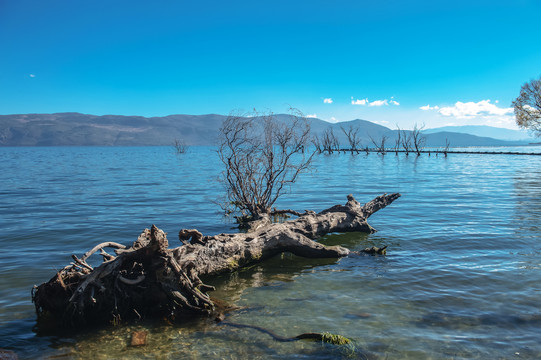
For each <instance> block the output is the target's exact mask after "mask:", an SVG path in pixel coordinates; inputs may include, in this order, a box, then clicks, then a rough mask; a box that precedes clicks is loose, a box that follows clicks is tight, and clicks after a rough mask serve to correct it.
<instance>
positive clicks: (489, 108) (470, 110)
mask: <svg viewBox="0 0 541 360" xmlns="http://www.w3.org/2000/svg"><path fill="white" fill-rule="evenodd" d="M438 112H439V113H440V114H441V115H443V116H454V117H456V118H459V119H463V118H470V117H476V116H494V115H498V116H504V115H509V114H512V113H513V108H500V107H498V106H497V105H495V104H492V103H490V100H481V101H478V102H473V101H470V102H466V103H463V102H461V101H457V102H456V104H455V105H454V106H445V107H442V108H440V109H439V110H438Z"/></svg>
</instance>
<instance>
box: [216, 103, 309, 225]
mask: <svg viewBox="0 0 541 360" xmlns="http://www.w3.org/2000/svg"><path fill="white" fill-rule="evenodd" d="M309 140H310V123H309V122H308V121H307V119H306V118H305V117H304V116H302V114H300V113H299V112H298V111H297V110H295V109H292V116H291V117H290V119H288V120H286V121H283V122H282V121H280V122H278V120H276V118H275V116H274V115H273V114H272V113H267V114H260V113H257V112H256V111H255V110H254V112H253V113H250V114H245V115H242V116H241V115H230V116H229V117H228V118H227V119H226V120H225V121H224V123H223V124H222V127H221V129H220V146H219V149H218V155H219V157H220V160H221V161H222V163H223V164H224V166H225V170H224V171H223V176H222V178H221V181H222V183H223V184H224V186H225V188H226V196H227V201H228V202H229V204H231V205H233V206H234V207H235V208H236V209H237V210H238V211H240V213H241V215H242V216H241V217H240V218H239V220H242V221H248V220H258V219H261V218H262V217H264V216H269V215H272V212H273V211H272V210H271V208H272V206H273V205H274V203H275V202H276V200H277V199H278V198H279V197H280V196H281V195H282V194H283V193H284V192H285V191H286V189H287V187H288V185H290V184H292V183H294V182H295V181H296V180H297V179H298V177H299V175H300V174H301V173H303V172H305V171H306V170H308V168H309V166H310V164H311V160H312V157H313V153H311V154H305V152H304V149H305V146H306V144H307V143H308V141H309Z"/></svg>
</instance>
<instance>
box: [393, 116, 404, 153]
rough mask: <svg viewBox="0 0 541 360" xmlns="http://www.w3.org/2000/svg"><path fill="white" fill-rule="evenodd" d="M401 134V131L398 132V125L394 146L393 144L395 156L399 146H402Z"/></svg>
mask: <svg viewBox="0 0 541 360" xmlns="http://www.w3.org/2000/svg"><path fill="white" fill-rule="evenodd" d="M401 134H402V131H401V130H400V127H399V126H398V124H396V139H395V144H394V153H395V155H396V156H398V150H400V146H401V145H402V142H401V140H402V139H401V138H402V136H401Z"/></svg>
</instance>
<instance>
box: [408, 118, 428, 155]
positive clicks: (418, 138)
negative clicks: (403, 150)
mask: <svg viewBox="0 0 541 360" xmlns="http://www.w3.org/2000/svg"><path fill="white" fill-rule="evenodd" d="M424 127H425V126H424V125H421V126H420V127H419V126H417V124H415V125H414V126H413V130H412V131H411V133H410V134H411V140H412V141H413V148H414V149H415V152H416V153H417V156H420V155H421V151H422V150H423V147H424V146H425V143H426V137H425V136H424V135H423V128H424Z"/></svg>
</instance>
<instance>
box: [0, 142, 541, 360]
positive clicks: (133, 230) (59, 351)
mask: <svg viewBox="0 0 541 360" xmlns="http://www.w3.org/2000/svg"><path fill="white" fill-rule="evenodd" d="M540 160H541V159H539V157H528V156H517V157H513V156H497V155H466V154H460V155H454V154H451V155H449V156H448V157H447V158H442V157H439V158H436V157H434V156H431V157H428V156H420V157H416V156H409V157H405V156H403V154H402V155H399V156H395V155H394V154H389V155H387V156H385V157H382V156H381V155H377V154H370V155H368V156H367V155H366V154H359V155H353V156H352V155H351V154H339V155H338V154H334V155H330V156H328V155H325V156H318V157H316V163H315V170H314V171H313V172H311V173H310V174H307V176H304V177H302V178H301V179H300V181H299V182H298V183H297V184H295V185H294V186H292V187H291V192H290V194H288V196H286V197H284V198H283V199H280V203H279V204H277V206H278V207H280V208H291V209H297V210H301V211H302V210H304V209H313V210H316V211H320V210H322V209H325V208H327V207H329V206H332V205H335V204H337V203H345V201H346V195H347V194H350V193H352V194H354V195H355V197H356V198H357V200H359V201H360V202H365V201H368V200H371V199H372V198H373V197H374V196H376V195H380V194H382V193H385V192H387V193H391V192H400V193H402V195H403V196H402V197H401V198H400V199H399V200H397V201H396V202H395V203H393V204H392V206H390V207H388V208H386V209H384V210H382V211H381V212H378V213H376V214H374V215H373V217H372V218H371V219H370V223H371V225H373V226H374V227H375V228H376V229H378V230H379V232H377V233H375V234H370V235H367V234H331V235H328V236H325V237H323V238H322V239H320V241H322V242H323V243H325V244H328V245H338V244H341V245H344V246H346V247H348V248H350V249H352V250H360V249H363V248H365V247H370V246H378V247H381V246H383V245H388V246H389V248H388V255H387V256H351V257H348V258H344V259H339V260H336V259H323V260H320V259H301V258H297V257H295V256H293V255H290V254H283V255H281V256H277V257H275V258H272V259H268V260H267V261H265V262H264V263H261V264H258V265H255V266H254V267H252V268H250V269H245V270H242V271H239V272H235V273H232V274H225V275H222V276H220V277H219V278H217V279H212V280H208V282H211V283H212V284H213V285H216V286H217V291H216V292H214V294H212V295H213V296H214V297H217V298H219V299H222V300H223V301H226V302H227V303H230V304H232V305H235V306H237V307H238V309H237V310H235V311H232V312H230V313H229V314H228V316H229V320H231V321H234V322H236V323H240V324H248V325H257V326H260V327H264V328H266V329H269V330H271V331H273V332H274V333H276V334H279V335H282V336H295V335H298V334H300V333H305V332H326V331H328V332H331V333H335V334H340V335H343V336H346V337H348V338H350V339H353V341H354V345H355V346H354V347H348V348H342V347H337V346H332V345H322V344H319V343H312V342H305V341H297V342H292V343H278V342H276V341H274V340H272V338H270V337H269V336H267V335H265V334H261V333H258V332H255V331H249V330H247V329H234V328H231V327H229V328H228V327H225V326H222V325H219V324H216V323H214V322H213V321H212V319H205V320H201V321H194V322H192V323H186V324H182V325H168V324H163V323H137V324H127V325H125V326H121V327H117V328H110V329H94V330H92V331H87V332H85V333H78V334H75V335H74V334H57V335H55V336H50V335H49V336H37V335H36V334H35V333H34V332H33V331H32V327H33V326H34V324H35V315H34V310H33V307H32V304H31V303H30V295H29V292H30V289H31V287H32V285H34V284H37V283H41V282H43V281H46V280H48V279H49V278H50V277H51V276H52V275H53V274H54V272H55V269H58V268H59V267H61V266H64V265H65V264H66V263H67V262H69V261H70V255H71V254H72V253H75V254H82V253H84V252H85V251H86V250H88V249H89V248H91V247H92V246H94V245H95V244H96V243H97V242H99V241H102V239H105V238H106V239H108V240H114V241H117V242H121V243H131V242H133V241H134V240H135V239H136V238H137V236H138V235H139V233H140V232H141V230H142V229H143V228H145V227H149V226H150V225H151V224H152V223H155V224H156V225H158V226H159V227H161V228H163V229H164V231H167V232H169V233H170V234H174V233H175V232H177V231H178V230H179V229H180V228H198V229H199V230H201V231H202V232H203V233H204V234H215V233H220V232H231V231H233V230H232V226H233V225H232V224H231V223H227V222H224V221H223V218H222V216H221V214H220V212H219V208H218V207H217V206H216V205H214V203H213V200H214V199H217V198H219V196H220V189H219V187H218V186H217V185H216V182H215V179H216V177H217V176H218V174H219V171H220V168H219V166H218V164H219V163H218V162H217V159H216V154H215V152H213V151H212V149H209V148H201V149H197V148H191V149H190V151H189V153H188V154H186V156H183V157H180V158H177V157H176V156H175V155H174V153H173V151H172V150H171V149H168V148H159V147H157V148H0V161H2V163H3V164H4V165H5V168H6V169H10V171H4V172H1V173H0V184H2V185H0V226H1V227H2V230H3V233H2V238H1V241H2V246H3V251H2V252H1V253H0V272H1V274H0V294H1V297H0V348H8V349H12V350H14V351H16V352H17V353H18V354H19V356H20V358H23V359H24V358H39V357H42V358H51V357H52V358H68V359H69V358H74V359H78V358H81V359H85V358H126V359H127V358H130V359H131V358H163V359H173V358H175V359H176V358H189V359H199V358H232V359H238V358H265V359H267V358H283V359H290V358H301V359H302V358H307V359H308V358H309V359H313V358H316V359H335V358H360V359H364V358H372V359H386V358H389V359H449V358H453V359H459V358H468V359H470V358H478V359H498V358H502V359H508V358H515V357H519V358H541V345H539V328H540V325H541V320H540V319H541V312H540V310H539V299H540V296H539V295H540V294H541V288H540V285H539V284H541V246H540V243H539V239H540V236H541V229H540V227H539V223H540V221H539V220H540V219H541V201H540V199H541V183H540V180H539V179H540V176H539V175H541V166H540V163H539V161H540ZM52 169H54V171H53V170H52ZM171 245H172V246H175V241H174V240H172V241H171ZM135 330H145V331H148V344H147V345H146V346H144V347H141V348H137V347H130V346H128V345H129V341H130V337H131V333H132V331H135ZM517 354H518V355H517Z"/></svg>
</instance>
